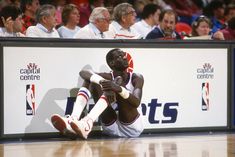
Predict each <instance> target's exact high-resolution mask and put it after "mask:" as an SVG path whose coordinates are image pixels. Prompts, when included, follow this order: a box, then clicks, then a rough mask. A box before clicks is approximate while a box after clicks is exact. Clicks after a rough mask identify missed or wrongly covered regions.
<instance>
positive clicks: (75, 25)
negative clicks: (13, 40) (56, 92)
mask: <svg viewBox="0 0 235 157" xmlns="http://www.w3.org/2000/svg"><path fill="white" fill-rule="evenodd" d="M2 2H5V4H3V3H2ZM111 2H113V3H111ZM114 2H115V3H114ZM189 8H190V9H189ZM0 16H1V20H0V37H35V38H74V39H155V40H156V39H159V40H174V39H183V40H188V39H193V40H195V39H207V40H215V39H216V40H233V39H235V2H234V1H232V0H231V1H228V0H227V1H226V2H224V1H222V0H210V1H204V0H176V1H174V2H173V1H171V0H136V1H128V0H127V1H125V0H120V1H105V0H92V1H91V0H89V1H88V0H87V1H85V0H84V2H83V3H82V4H81V3H78V2H77V1H75V0H74V1H73V0H70V1H68V0H51V1H50V2H46V1H45V2H43V1H39V0H20V1H19V0H18V1H17V0H11V1H10V2H8V3H7V2H6V1H1V3H0Z"/></svg>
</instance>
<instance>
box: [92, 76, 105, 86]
mask: <svg viewBox="0 0 235 157" xmlns="http://www.w3.org/2000/svg"><path fill="white" fill-rule="evenodd" d="M101 80H104V78H103V77H101V76H100V75H98V74H92V75H91V78H90V81H91V82H93V83H96V84H100V81H101Z"/></svg>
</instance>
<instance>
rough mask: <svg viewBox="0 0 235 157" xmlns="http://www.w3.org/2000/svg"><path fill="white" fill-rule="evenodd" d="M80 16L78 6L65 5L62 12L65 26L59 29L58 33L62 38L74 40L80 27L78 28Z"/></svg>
mask: <svg viewBox="0 0 235 157" xmlns="http://www.w3.org/2000/svg"><path fill="white" fill-rule="evenodd" d="M79 19H80V15H79V10H78V8H77V6H76V5H74V4H68V5H65V6H64V8H63V11H62V22H63V25H62V26H61V27H59V29H58V33H59V35H60V37H61V38H73V36H74V34H76V33H77V32H78V31H79V30H80V27H78V26H77V25H78V23H79Z"/></svg>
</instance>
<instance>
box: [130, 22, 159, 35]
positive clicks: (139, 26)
mask: <svg viewBox="0 0 235 157" xmlns="http://www.w3.org/2000/svg"><path fill="white" fill-rule="evenodd" d="M155 27H156V26H150V25H149V24H147V23H146V22H145V20H141V21H138V22H136V23H135V24H134V25H133V26H131V28H133V29H135V30H136V31H137V32H138V33H139V34H140V35H141V37H142V38H144V39H145V37H146V36H147V34H148V33H149V32H150V31H151V30H153V29H154V28H155Z"/></svg>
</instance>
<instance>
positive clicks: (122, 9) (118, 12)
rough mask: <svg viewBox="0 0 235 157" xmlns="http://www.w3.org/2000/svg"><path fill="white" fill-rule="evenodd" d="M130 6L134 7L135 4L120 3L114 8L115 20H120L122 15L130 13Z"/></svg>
mask: <svg viewBox="0 0 235 157" xmlns="http://www.w3.org/2000/svg"><path fill="white" fill-rule="evenodd" d="M128 8H133V6H132V5H131V4H129V3H121V4H118V5H117V6H116V7H115V8H114V10H113V20H114V21H117V22H120V21H121V19H122V16H124V15H126V14H127V13H128Z"/></svg>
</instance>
